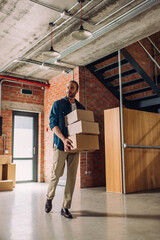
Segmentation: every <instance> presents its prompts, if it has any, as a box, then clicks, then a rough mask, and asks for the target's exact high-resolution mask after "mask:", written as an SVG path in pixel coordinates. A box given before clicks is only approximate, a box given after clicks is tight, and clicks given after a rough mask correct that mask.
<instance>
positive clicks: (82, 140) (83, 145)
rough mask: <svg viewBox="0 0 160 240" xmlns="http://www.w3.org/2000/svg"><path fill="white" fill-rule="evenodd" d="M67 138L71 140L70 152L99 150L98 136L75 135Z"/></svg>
mask: <svg viewBox="0 0 160 240" xmlns="http://www.w3.org/2000/svg"><path fill="white" fill-rule="evenodd" d="M68 138H69V139H71V140H72V146H73V148H72V149H71V152H82V151H84V152H85V151H93V150H99V139H98V135H87V134H75V135H72V136H69V137H68Z"/></svg>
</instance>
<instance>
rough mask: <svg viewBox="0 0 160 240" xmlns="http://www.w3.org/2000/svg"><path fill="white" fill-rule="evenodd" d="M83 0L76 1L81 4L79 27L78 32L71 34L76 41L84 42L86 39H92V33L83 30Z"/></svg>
mask: <svg viewBox="0 0 160 240" xmlns="http://www.w3.org/2000/svg"><path fill="white" fill-rule="evenodd" d="M84 1H85V0H78V2H80V3H81V26H80V28H79V29H78V30H76V31H74V32H72V37H73V38H75V39H77V40H86V39H88V38H91V37H92V33H91V32H90V31H88V30H86V29H84V28H83V25H82V2H84Z"/></svg>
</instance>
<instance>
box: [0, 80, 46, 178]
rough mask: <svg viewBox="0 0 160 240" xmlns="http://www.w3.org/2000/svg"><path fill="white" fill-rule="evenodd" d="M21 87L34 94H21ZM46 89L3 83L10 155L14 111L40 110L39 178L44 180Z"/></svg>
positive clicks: (1, 145)
mask: <svg viewBox="0 0 160 240" xmlns="http://www.w3.org/2000/svg"><path fill="white" fill-rule="evenodd" d="M21 88H25V89H30V90H32V91H33V94H32V95H25V94H21ZM43 105H44V91H43V90H41V89H40V88H39V87H34V86H31V85H25V84H17V83H8V82H4V83H2V111H1V116H2V134H5V135H6V136H7V149H8V153H7V154H8V155H12V111H13V110H20V111H21V110H23V111H26V112H30V111H32V112H39V139H38V141H39V145H40V148H39V154H38V176H39V178H38V180H39V181H43V160H44V157H43V154H44V153H43V151H44V147H43V145H44V138H43V133H44V128H43V125H44V118H43V115H44V113H43ZM0 154H1V155H3V154H4V141H3V136H0Z"/></svg>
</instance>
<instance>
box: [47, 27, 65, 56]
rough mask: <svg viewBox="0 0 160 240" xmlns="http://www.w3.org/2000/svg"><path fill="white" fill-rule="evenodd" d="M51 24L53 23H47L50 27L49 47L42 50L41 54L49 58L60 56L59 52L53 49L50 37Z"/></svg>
mask: <svg viewBox="0 0 160 240" xmlns="http://www.w3.org/2000/svg"><path fill="white" fill-rule="evenodd" d="M53 25H54V24H53V23H52V22H51V23H49V26H50V28H51V48H50V50H49V51H45V52H43V55H44V56H46V57H50V58H58V57H60V56H61V54H60V53H59V52H57V51H55V50H54V49H53V39H52V27H53Z"/></svg>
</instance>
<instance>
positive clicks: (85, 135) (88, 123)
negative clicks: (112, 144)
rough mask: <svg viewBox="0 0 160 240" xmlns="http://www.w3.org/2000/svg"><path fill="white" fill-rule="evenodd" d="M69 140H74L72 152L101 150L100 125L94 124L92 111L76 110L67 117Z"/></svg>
mask: <svg viewBox="0 0 160 240" xmlns="http://www.w3.org/2000/svg"><path fill="white" fill-rule="evenodd" d="M65 121H66V126H67V128H68V138H69V139H71V140H72V142H73V143H72V146H73V148H72V149H71V151H72V152H85V151H93V150H98V149H99V139H98V134H99V124H98V123H97V122H94V114H93V112H92V111H88V110H81V109H76V110H74V111H72V112H71V113H69V114H68V115H66V117H65Z"/></svg>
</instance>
